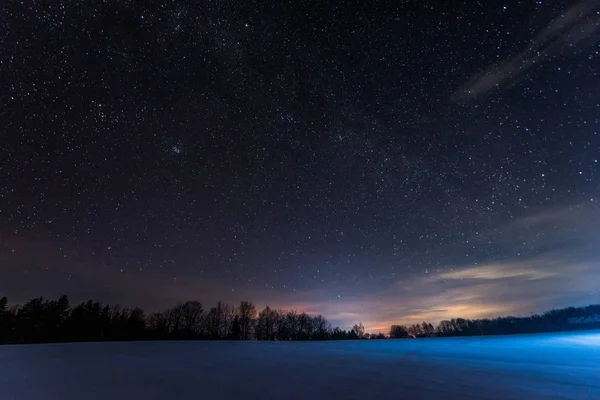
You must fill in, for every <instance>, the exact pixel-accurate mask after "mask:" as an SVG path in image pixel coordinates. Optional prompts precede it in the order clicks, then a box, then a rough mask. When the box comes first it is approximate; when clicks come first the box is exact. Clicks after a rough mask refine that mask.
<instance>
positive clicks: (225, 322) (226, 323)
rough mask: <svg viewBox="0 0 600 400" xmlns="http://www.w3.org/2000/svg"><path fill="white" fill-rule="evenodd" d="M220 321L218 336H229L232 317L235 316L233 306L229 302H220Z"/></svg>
mask: <svg viewBox="0 0 600 400" xmlns="http://www.w3.org/2000/svg"><path fill="white" fill-rule="evenodd" d="M222 315H223V318H222V323H221V333H220V336H221V337H222V338H230V337H231V327H232V324H233V319H234V318H235V315H236V313H235V307H234V306H233V305H231V304H227V303H224V304H222Z"/></svg>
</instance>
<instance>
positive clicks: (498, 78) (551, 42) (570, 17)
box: [453, 0, 600, 100]
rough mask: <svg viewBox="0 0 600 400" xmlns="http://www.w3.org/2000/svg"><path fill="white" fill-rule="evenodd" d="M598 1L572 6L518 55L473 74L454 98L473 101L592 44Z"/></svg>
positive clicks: (599, 26) (598, 22) (599, 25)
mask: <svg viewBox="0 0 600 400" xmlns="http://www.w3.org/2000/svg"><path fill="white" fill-rule="evenodd" d="M598 9H599V4H598V1H597V0H587V1H581V2H578V3H575V4H573V5H571V6H570V7H569V8H568V9H567V10H566V11H564V12H563V13H561V15H560V16H558V17H556V18H555V19H554V20H552V21H551V22H550V23H549V24H548V25H547V26H546V27H545V28H544V29H543V30H542V31H540V32H539V33H538V34H537V35H536V36H535V37H534V38H533V39H532V40H531V43H530V44H529V45H528V46H527V47H525V48H524V49H523V50H522V51H521V52H520V53H519V54H517V55H516V56H514V57H512V58H509V59H507V60H504V61H503V62H501V63H499V64H495V65H492V66H490V67H489V68H487V69H486V70H484V71H483V72H481V73H479V74H477V75H475V76H473V77H472V78H471V79H470V80H469V81H468V82H467V83H466V84H464V85H463V86H461V87H460V88H459V89H458V90H457V91H456V92H455V93H454V96H453V97H454V99H455V100H472V99H476V98H478V97H480V96H482V95H485V94H486V93H488V92H489V91H491V90H493V89H495V88H503V87H505V86H510V85H513V84H514V83H515V82H517V81H518V80H519V79H520V78H521V77H522V76H523V75H524V74H525V73H527V72H528V71H529V70H530V69H532V68H534V67H535V66H537V65H540V64H541V63H543V62H545V61H547V60H549V59H551V58H553V57H555V56H557V55H559V54H562V53H563V52H565V51H566V50H567V49H570V50H571V51H572V50H573V49H574V48H575V47H577V46H580V45H589V44H593V43H595V42H596V41H597V40H598V37H597V33H598V32H599V31H600V15H598Z"/></svg>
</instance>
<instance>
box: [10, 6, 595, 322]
mask: <svg viewBox="0 0 600 400" xmlns="http://www.w3.org/2000/svg"><path fill="white" fill-rule="evenodd" d="M3 10H4V11H3V12H2V13H1V16H0V26H1V27H2V29H1V32H2V33H1V35H2V37H1V40H0V57H1V58H0V122H1V123H2V124H1V125H2V128H3V129H2V134H1V135H2V146H1V147H0V157H1V158H0V294H7V295H8V296H9V297H10V299H11V300H12V301H13V302H22V301H23V300H25V299H27V298H28V297H31V296H37V295H44V296H56V295H58V294H60V293H63V292H65V293H67V294H70V295H71V297H72V298H73V299H76V300H83V299H85V298H88V297H94V298H96V299H98V300H101V301H111V302H113V301H114V302H121V303H125V304H139V305H142V306H145V307H147V308H149V309H155V308H162V307H165V306H167V305H170V304H171V303H173V302H176V301H178V300H184V299H188V298H194V299H199V300H201V301H203V302H204V303H206V304H211V303H214V302H216V301H217V300H224V301H230V302H237V301H239V300H241V299H249V300H253V301H255V302H257V303H258V304H259V305H264V304H266V303H269V304H271V305H272V306H278V307H279V306H281V307H295V308H298V309H301V310H305V311H309V312H319V313H324V314H325V315H327V316H329V317H330V318H331V319H332V320H334V322H338V323H341V324H347V323H349V322H350V321H355V320H359V319H360V320H362V321H363V322H366V325H367V327H368V328H369V327H370V328H372V329H379V328H380V327H384V326H387V325H389V323H391V322H399V321H405V322H410V321H413V320H423V319H426V320H431V321H437V320H439V319H442V318H445V317H454V316H464V317H478V316H495V315H504V314H509V313H513V314H528V313H529V312H537V311H542V310H544V309H546V308H549V307H554V306H567V305H578V304H587V303H591V302H598V300H599V299H600V292H599V289H598V287H599V286H598V283H599V282H600V268H599V267H600V266H599V265H598V256H599V252H598V250H597V245H596V244H597V243H598V239H599V236H600V229H598V228H597V226H600V224H599V222H600V221H599V219H600V218H599V216H600V215H599V212H598V211H599V210H598V199H599V198H600V196H599V193H598V192H599V190H598V189H599V187H598V173H599V172H600V171H599V169H598V168H599V167H598V162H597V160H598V158H600V139H599V136H598V130H599V128H600V127H599V122H598V118H599V116H600V96H599V95H598V93H600V76H599V72H598V71H600V47H599V44H598V43H599V42H598V39H599V38H600V37H599V31H600V25H599V24H600V15H599V13H600V3H599V2H598V1H580V2H562V1H544V2H541V1H537V2H536V1H527V2H521V1H486V2H477V3H476V2H471V1H468V2H467V1H465V2H453V3H452V7H450V6H448V5H442V4H440V2H438V1H419V2H400V3H398V2H378V3H377V4H376V5H373V4H370V2H369V4H367V3H365V4H362V5H357V4H350V3H346V4H341V3H340V4H338V5H330V4H327V3H323V2H311V1H308V2H298V1H284V2H275V4H274V3H273V2H266V1H265V2H261V1H253V2H241V1H240V2H214V1H210V2H209V1H127V2H117V3H113V2H110V3H107V2H101V1H90V2H85V4H83V3H82V4H78V5H75V4H73V3H69V2H63V3H61V2H58V1H56V2H55V1H50V2H32V1H24V2H18V1H8V2H7V3H6V4H5V5H3Z"/></svg>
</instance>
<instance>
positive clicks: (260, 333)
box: [0, 296, 600, 344]
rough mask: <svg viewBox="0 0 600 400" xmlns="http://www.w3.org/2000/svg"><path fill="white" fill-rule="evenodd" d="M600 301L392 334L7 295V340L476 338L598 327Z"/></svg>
mask: <svg viewBox="0 0 600 400" xmlns="http://www.w3.org/2000/svg"><path fill="white" fill-rule="evenodd" d="M599 328H600V305H590V306H587V307H569V308H564V309H555V310H551V311H548V312H546V313H544V314H541V315H537V314H536V315H531V316H529V317H500V318H493V319H464V318H455V319H451V320H444V321H441V322H440V323H439V324H437V325H436V326H434V325H433V324H431V323H427V322H423V323H421V324H413V325H409V326H404V325H392V326H391V328H390V331H389V334H388V335H384V334H383V333H379V334H369V333H366V332H365V327H364V326H363V325H362V324H361V323H358V324H356V325H354V326H353V327H352V329H350V330H343V329H340V328H337V327H336V328H332V327H331V324H330V323H329V322H328V321H327V319H326V318H325V317H323V316H322V315H316V316H313V315H308V314H306V313H303V312H297V311H294V310H278V309H273V308H270V307H268V306H267V307H265V308H264V309H262V310H260V311H259V310H257V308H256V306H255V305H254V304H253V303H251V302H248V301H242V302H240V303H239V304H238V305H237V306H234V305H231V304H227V303H223V302H218V303H217V305H216V306H215V307H212V308H210V309H205V308H204V306H203V305H202V303H200V302H199V301H186V302H182V303H179V304H177V305H175V306H174V307H172V308H169V309H166V310H164V311H161V312H154V313H151V314H146V313H145V312H144V310H142V309H141V308H139V307H135V308H127V307H120V306H119V305H110V304H102V303H99V302H95V301H92V300H89V301H87V302H84V303H81V304H77V305H75V306H71V304H70V302H69V299H68V297H67V296H62V297H60V298H59V299H57V300H45V299H43V298H42V297H38V298H35V299H32V300H30V301H28V302H27V303H25V304H24V305H23V306H13V307H9V306H8V300H7V298H6V297H3V298H0V344H8V343H47V342H77V341H113V340H202V339H205V340H223V339H225V340H348V339H385V338H392V339H401V338H424V337H451V336H475V335H507V334H517V333H541V332H555V331H565V330H582V329H599Z"/></svg>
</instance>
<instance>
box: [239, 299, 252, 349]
mask: <svg viewBox="0 0 600 400" xmlns="http://www.w3.org/2000/svg"><path fill="white" fill-rule="evenodd" d="M237 314H238V317H239V323H240V339H242V340H249V339H250V337H251V336H252V328H253V325H254V323H253V322H254V318H256V307H255V306H254V304H252V303H251V302H249V301H242V302H241V303H240V305H239V307H238V309H237Z"/></svg>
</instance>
